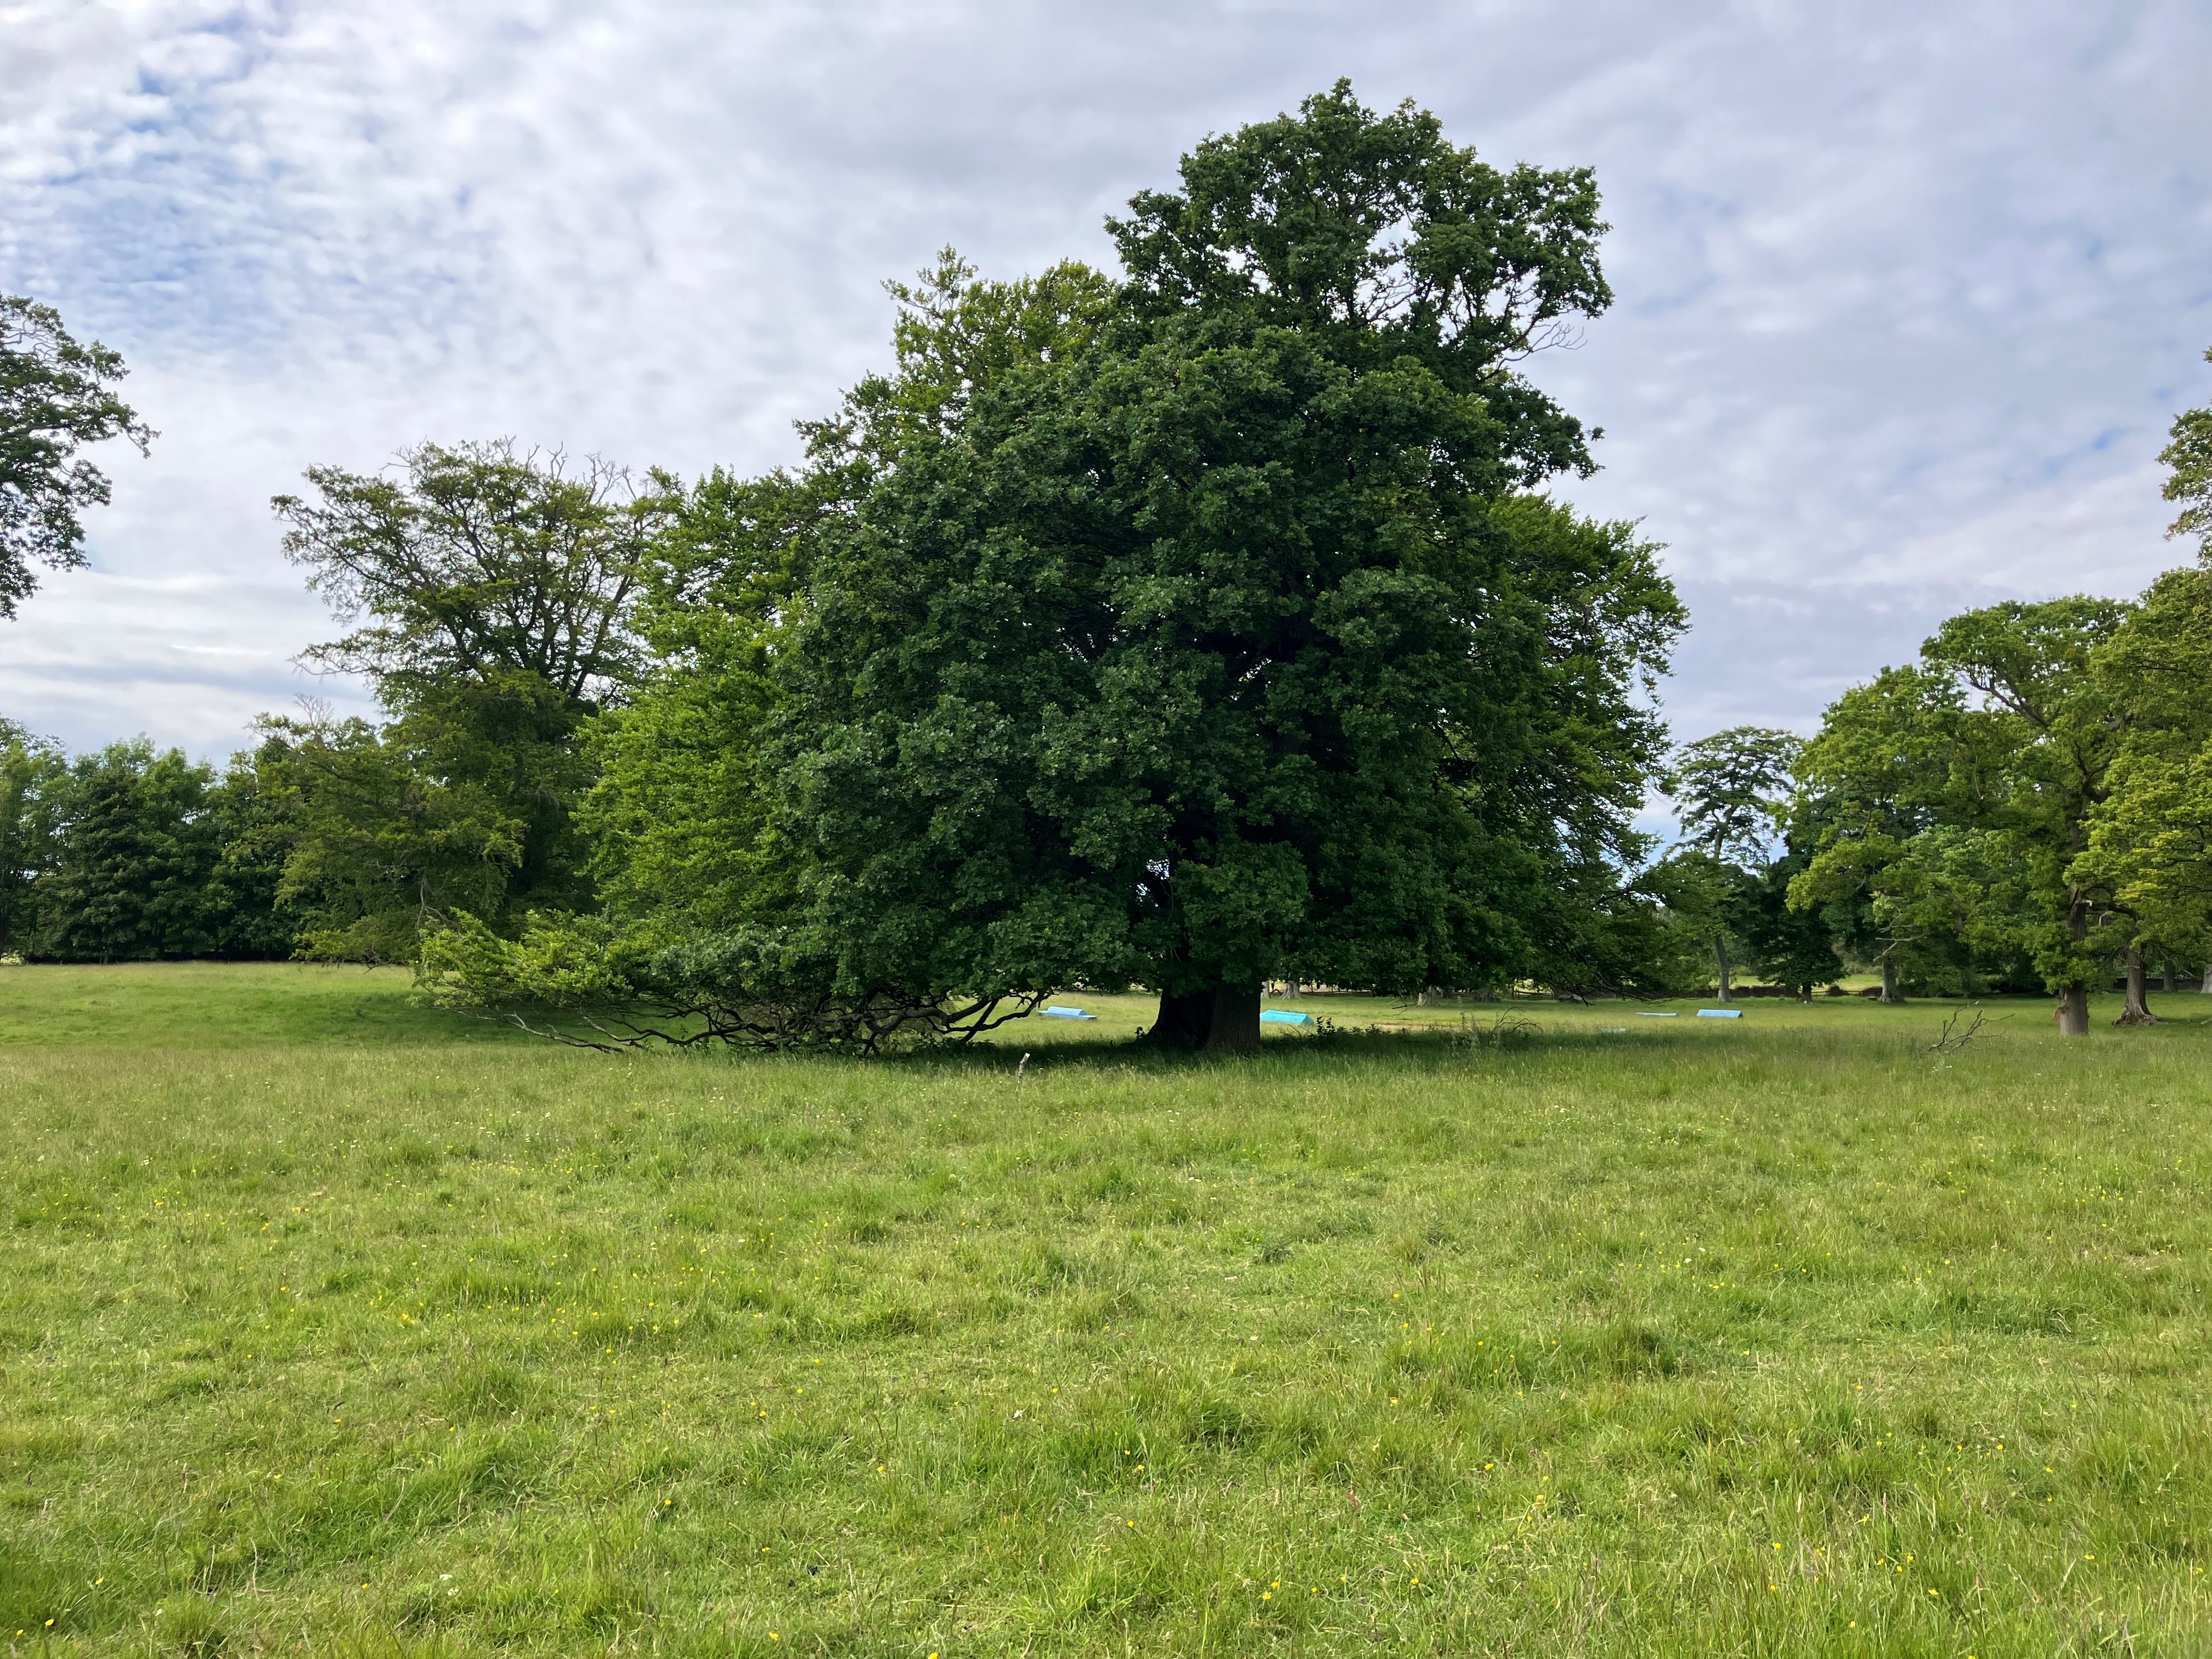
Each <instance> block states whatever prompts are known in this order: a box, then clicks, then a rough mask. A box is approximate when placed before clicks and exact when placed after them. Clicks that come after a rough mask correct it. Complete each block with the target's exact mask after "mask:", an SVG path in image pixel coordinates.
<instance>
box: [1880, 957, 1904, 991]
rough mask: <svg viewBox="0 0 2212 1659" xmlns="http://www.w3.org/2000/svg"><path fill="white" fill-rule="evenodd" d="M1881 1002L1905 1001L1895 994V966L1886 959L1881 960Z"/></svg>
mask: <svg viewBox="0 0 2212 1659" xmlns="http://www.w3.org/2000/svg"><path fill="white" fill-rule="evenodd" d="M1881 1000H1883V1001H1884V1002H1902V1001H1904V1000H1905V999H1904V998H1903V997H1901V996H1899V995H1898V994H1897V964H1896V963H1894V962H1892V961H1891V960H1890V959H1889V958H1888V957H1883V958H1882V959H1881Z"/></svg>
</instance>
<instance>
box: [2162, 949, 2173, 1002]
mask: <svg viewBox="0 0 2212 1659" xmlns="http://www.w3.org/2000/svg"><path fill="white" fill-rule="evenodd" d="M2160 961H2161V962H2162V963H2164V964H2165V967H2166V973H2165V975H2164V981H2163V986H2164V989H2165V991H2166V995H2168V996H2172V994H2173V958H2172V957H2160Z"/></svg>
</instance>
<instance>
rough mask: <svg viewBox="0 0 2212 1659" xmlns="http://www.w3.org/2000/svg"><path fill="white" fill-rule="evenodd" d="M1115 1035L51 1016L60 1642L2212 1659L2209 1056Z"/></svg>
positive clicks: (4, 1189) (165, 994)
mask: <svg viewBox="0 0 2212 1659" xmlns="http://www.w3.org/2000/svg"><path fill="white" fill-rule="evenodd" d="M1068 1000H1072V1001H1082V1002H1083V1003H1084V1006H1097V1007H1098V1008H1100V1009H1101V1010H1102V1011H1103V1012H1104V1014H1105V1015H1106V1018H1102V1019H1101V1020H1100V1021H1099V1022H1098V1023H1097V1024H1095V1025H1090V1024H1083V1025H1078V1024H1063V1025H1050V1024H1040V1023H1039V1022H1036V1021H1030V1022H1027V1023H1025V1024H1020V1025H1017V1026H1014V1027H1012V1028H1009V1030H1007V1031H1006V1033H1005V1034H1004V1038H1003V1040H1002V1041H1001V1042H1000V1043H999V1044H998V1045H997V1046H996V1047H994V1048H991V1049H988V1050H984V1051H980V1052H975V1053H970V1054H963V1055H958V1056H955V1057H952V1058H949V1059H943V1058H925V1059H911V1060H898V1061H892V1062H885V1063H879V1064H872V1065H858V1064H844V1063H836V1062H830V1061H820V1060H789V1061H778V1060H732V1059H726V1058H724V1059H713V1058H708V1059H699V1058H690V1057H682V1056H676V1057H667V1056H659V1057H648V1058H634V1059H633V1058H609V1057H606V1056H603V1055H598V1054H584V1053H578V1052H574V1051H567V1050H562V1049H558V1048H551V1047H547V1046H540V1045H538V1044H535V1043H532V1042H527V1041H525V1040H523V1039H520V1038H517V1037H508V1036H503V1035H502V1034H501V1033H500V1032H499V1031H498V1030H497V1029H496V1028H494V1027H489V1026H485V1025H481V1024H474V1023H470V1022H462V1021H457V1020H453V1019H449V1018H447V1017H445V1016H442V1015H438V1014H435V1013H433V1012H427V1011H422V1010H417V1009H414V1008H412V1007H410V1005H409V1004H408V1002H407V1000H406V982H405V980H404V976H403V975H394V974H388V973H385V974H364V973H362V972H361V971H360V970H343V969H300V968H291V967H271V968H231V969H221V968H188V969H169V968H162V969H137V968H117V969H99V970H94V969H38V968H9V969H0V1090H4V1099H5V1101H6V1110H5V1113H4V1118H3V1119H0V1223H4V1226H5V1233H4V1239H5V1242H4V1246H0V1249H3V1250H4V1255H0V1641H5V1642H8V1643H10V1644H12V1645H13V1649H14V1650H16V1651H21V1652H48V1651H51V1652H54V1653H74V1652H80V1651H127V1652H149V1651H154V1652H197V1653H209V1652H213V1651H216V1650H226V1651H231V1652H255V1651H264V1650H265V1651H276V1650H328V1649H337V1650H343V1651H349V1652H361V1653H387V1652H393V1651H424V1652H441V1653H459V1652H468V1651H479V1650H513V1651H530V1652H538V1651H543V1652H555V1651H559V1652H585V1651H590V1652H605V1651H617V1650H620V1651H629V1650H636V1651H648V1650H650V1651H659V1652H664V1653H671V1654H694V1653H699V1654H742V1655H795V1654H811V1653H834V1654H841V1655H844V1654H854V1655H878V1654H880V1655H898V1656H908V1655H911V1656H914V1659H923V1656H927V1655H928V1654H931V1653H933V1652H934V1653H938V1654H940V1655H942V1656H943V1659H954V1656H965V1655H984V1654H992V1655H1007V1656H1012V1655H1018V1654H1030V1655H1036V1656H1046V1655H1063V1654H1097V1655H1102V1656H1103V1655H1109V1654H1110V1655H1115V1656H1120V1655H1125V1654H1130V1653H1138V1654H1159V1653H1179V1654H1198V1653H1210V1654H1223V1655H1227V1654H1251V1653H1263V1654H1283V1655H1291V1654H1300V1655H1307V1654H1310V1655H1321V1654H1336V1653H1342V1652H1346V1651H1352V1650H1357V1651H1362V1652H1368V1651H1373V1652H1380V1653H1423V1654H1436V1653H1450V1654H1461V1653H1528V1654H1538V1653H1541V1654H1547V1655H1549V1654H1558V1653H1593V1654H1644V1653H1698V1654H1710V1653H1743V1654H1753V1653H1756V1654H1773V1655H1808V1654H1862V1655H1869V1656H1872V1655H1881V1656H1892V1655H1912V1654H1930V1655H1934V1654H1942V1655H1947V1656H1950V1655H1962V1654H1975V1655H1978V1656H1984V1659H1986V1656H1994V1655H2014V1654H2053V1653H2090V1652H2104V1651H2107V1650H2110V1651H2132V1652H2137V1653H2146V1654H2148V1653H2199V1652H2204V1651H2207V1650H2212V1588H2209V1587H2208V1586H2212V1579H2208V1576H2207V1570H2208V1569H2212V1389H2208V1387H2207V1383H2208V1380H2212V1379H2208V1376H2207V1370H2208V1367H2207V1352H2208V1351H2207V1341H2206V1339H2207V1308H2208V1301H2207V1291H2208V1288H2212V1285H2208V1281H2209V1280H2212V1271H2208V1257H2207V1246H2208V1244H2212V1225H2208V1204H2207V1194H2206V1186H2205V1178H2206V1171H2205V1168H2204V1151H2205V1146H2206V1141H2207V1135H2206V1126H2207V1118H2208V1112H2207V1103H2208V1098H2212V1085H2208V1077H2212V1071H2208V1061H2212V1029H2208V1028H2207V1026H2206V1025H2205V1024H2203V1023H2202V1022H2201V1021H2200V1020H2197V1019H2193V1018H2192V1019H2186V1020H2183V1021H2177V1022H2175V1023H2171V1024H2166V1025H2164V1026H2161V1027H2159V1028H2157V1029H2154V1030H2142V1031H2116V1030H2111V1029H2110V1028H2109V1027H2108V1026H2106V1024H2103V1023H2102V1022H2103V1020H2106V1019H2109V1018H2110V1016H2111V1014H2112V1012H2116V1010H2114V1009H2112V1008H2111V1007H2102V1008H2100V1024H2099V1027H2098V1029H2097V1030H2096V1032H2095V1034H2094V1035H2093V1036H2092V1037H2091V1038H2089V1039H2088V1040H2087V1041H2086V1042H2076V1043H2072V1044H2067V1043H2063V1042H2061V1041H2059V1040H2058V1039H2057V1037H2056V1036H2055V1034H2053V1033H2052V1031H2051V1025H2050V1019H2049V1014H2048V1011H2047V1009H2046V1008H2045V1007H2044V1006H2042V1005H2040V1004H2031V1003H2021V1004H2016V1005H2008V1006H2002V1007H1999V1008H1998V1009H1997V1012H2000V1013H2001V1014H2002V1015H2003V1016H2005V1018H2001V1019H2000V1020H1998V1021H1997V1022H1996V1023H1995V1024H1993V1025H1992V1026H1991V1027H1990V1029H1989V1030H1987V1031H1986V1032H1985V1034H1984V1036H1982V1037H1981V1038H1980V1039H1979V1040H1978V1041H1977V1042H1975V1044H1974V1045H1973V1046H1972V1047H1971V1048H1968V1049H1967V1050H1966V1052H1965V1053H1963V1054H1958V1055H1954V1056H1952V1057H1949V1058H1948V1059H1946V1058H1939V1057H1937V1056H1935V1055H1932V1054H1929V1052H1928V1051H1927V1046H1926V1045H1927V1042H1928V1041H1929V1037H1930V1036H1931V1035H1932V1033H1933V1031H1934V1030H1935V1028H1936V1025H1937V1024H1940V1023H1941V1021H1942V1018H1943V1016H1944V1015H1945V1014H1946V1013H1947V1012H1948V1008H1947V1007H1946V1006H1943V1005H1925V1006H1910V1007H1907V1008H1905V1009H1902V1010H1897V1011H1891V1010H1885V1009H1881V1008H1876V1007H1874V1006H1870V1005H1869V1004H1867V1003H1864V1002H1862V1001H1859V1000H1837V1001H1828V1002H1817V1003H1815V1004H1814V1005H1813V1006H1810V1007H1808V1008H1798V1007H1796V1006H1792V1005H1788V1004H1784V1003H1778V1002H1761V1003H1754V1004H1752V1005H1749V1007H1748V1012H1747V1015H1746V1018H1744V1019H1743V1020H1741V1021H1740V1022H1733V1023H1725V1024H1724V1023H1723V1022H1717V1021H1696V1020H1692V1019H1689V1018H1680V1019H1675V1020H1644V1019H1640V1018H1636V1017H1635V1012H1634V1011H1633V1010H1632V1009H1629V1008H1624V1007H1622V1006H1617V1005H1600V1006H1596V1007H1595V1008H1590V1009H1577V1008H1567V1007H1565V1006H1558V1005H1522V1006H1517V1007H1516V1008H1514V1009H1512V1010H1510V1011H1501V1010H1498V1009H1497V1008H1480V1009H1470V1010H1467V1011H1461V1010H1458V1009H1455V1008H1450V1007H1446V1008H1442V1009H1416V1010H1407V1009H1403V1008H1401V1007H1398V1006H1395V1005H1390V1004H1384V1003H1362V1002H1357V1001H1354V1000H1349V999H1346V1000H1316V1001H1315V1002H1313V1003H1310V1004H1309V1005H1307V1006H1310V1007H1313V1008H1316V1010H1319V1011H1321V1012H1327V1013H1328V1014H1329V1015H1330V1017H1331V1018H1333V1019H1334V1020H1335V1021H1336V1023H1337V1024H1340V1025H1342V1026H1345V1027H1346V1028H1352V1027H1361V1026H1364V1025H1367V1024H1376V1023H1391V1024H1424V1023H1425V1024H1430V1025H1432V1026H1435V1027H1437V1028H1439V1029H1437V1030H1433V1031H1430V1032H1423V1031H1419V1030H1413V1031H1402V1032H1390V1033H1386V1034H1384V1035H1381V1036H1362V1035H1351V1036H1345V1037H1343V1038H1341V1039H1335V1040H1330V1041H1327V1042H1313V1041H1311V1040H1310V1039H1306V1038H1302V1037H1297V1036H1288V1037H1279V1038H1276V1039H1273V1040H1271V1042H1270V1043H1269V1044H1268V1045H1267V1049H1266V1051H1265V1052H1263V1053H1262V1054H1261V1055H1259V1056H1257V1057H1255V1058H1252V1059H1249V1060H1237V1061H1230V1062H1219V1063H1203V1064H1200V1063H1185V1064H1176V1063H1170V1062H1166V1061H1162V1060H1153V1059H1151V1058H1148V1057H1146V1056H1143V1055H1141V1054H1136V1053H1134V1052H1133V1051H1131V1050H1130V1049H1128V1048H1127V1047H1126V1046H1125V1045H1124V1042H1123V1041H1122V1039H1123V1038H1124V1036H1126V1033H1127V1031H1128V1030H1131V1029H1133V1025H1134V1024H1135V1023H1136V1022H1137V1021H1138V1020H1139V1019H1140V1018H1142V1015H1143V1012H1144V1011H1143V1006H1142V1005H1141V1004H1140V1003H1139V1002H1137V1001H1135V1000H1117V999H1089V1000H1086V999H1081V998H1070V999H1068ZM2160 1006H2162V1008H2163V1009H2165V1010H2166V1011H2167V1012H2179V1013H2182V1014H2184V1015H2191V1014H2194V1012H2195V1009H2196V1007H2197V1006H2198V1005H2197V999H2196V998H2194V997H2175V998H2172V999H2166V1000H2162V1002H2161V1004H2160ZM1500 1012H1512V1013H1515V1014H1520V1015H1525V1016H1527V1017H1528V1018H1533V1019H1534V1020H1535V1021H1537V1022H1538V1023H1539V1024H1541V1027H1542V1028H1543V1029H1542V1030H1541V1032H1540V1033H1539V1034H1538V1035H1536V1036H1534V1038H1533V1039H1532V1040H1528V1041H1526V1042H1522V1043H1521V1044H1519V1045H1517V1046H1511V1045H1509V1046H1506V1047H1504V1048H1498V1047H1495V1046H1490V1047H1477V1046H1474V1045H1472V1044H1466V1043H1462V1042H1458V1041H1456V1040H1455V1036H1454V1034H1455V1032H1456V1031H1457V1030H1459V1028H1460V1024H1461V1022H1462V1020H1463V1019H1464V1020H1465V1021H1466V1022H1468V1024H1469V1025H1470V1027H1472V1028H1473V1029H1475V1030H1485V1031H1486V1030H1489V1029H1490V1024H1491V1022H1492V1021H1494V1019H1495V1018H1497V1016H1498V1014H1499V1013H1500ZM1607 1028H1620V1029H1619V1030H1607ZM1024 1053H1026V1054H1030V1060H1029V1062H1028V1064H1027V1066H1026V1067H1024V1068H1023V1069H1022V1070H1021V1071H1020V1073H1017V1069H1016V1068H1017V1065H1018V1061H1019V1059H1020V1056H1021V1054H1024ZM48 1620H52V1621H53V1622H52V1625H51V1626H49V1625H48V1624H47V1621H48ZM18 1632H21V1634H20V1635H19V1634H18Z"/></svg>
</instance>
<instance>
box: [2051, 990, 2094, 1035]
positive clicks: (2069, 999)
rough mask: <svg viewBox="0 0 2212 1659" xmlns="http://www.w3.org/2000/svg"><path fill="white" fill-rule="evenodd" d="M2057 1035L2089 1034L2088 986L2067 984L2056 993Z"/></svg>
mask: <svg viewBox="0 0 2212 1659" xmlns="http://www.w3.org/2000/svg"><path fill="white" fill-rule="evenodd" d="M2058 1035H2059V1036H2088V1035H2089V987H2087V986H2086V985H2069V986H2068V987H2066V989H2064V990H2063V991H2061V992H2060V993H2059V994H2058Z"/></svg>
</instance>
